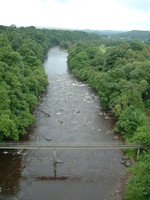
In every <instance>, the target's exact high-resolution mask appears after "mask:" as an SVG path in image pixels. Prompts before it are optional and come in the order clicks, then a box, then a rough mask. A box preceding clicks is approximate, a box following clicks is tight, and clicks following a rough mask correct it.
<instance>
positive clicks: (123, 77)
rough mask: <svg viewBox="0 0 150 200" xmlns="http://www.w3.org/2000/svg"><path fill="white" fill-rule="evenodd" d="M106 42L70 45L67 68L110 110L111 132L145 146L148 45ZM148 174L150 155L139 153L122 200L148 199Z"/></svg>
mask: <svg viewBox="0 0 150 200" xmlns="http://www.w3.org/2000/svg"><path fill="white" fill-rule="evenodd" d="M107 42H108V41H106V42H105V41H103V46H99V45H93V44H87V43H78V44H76V45H74V46H73V47H72V48H71V49H70V50H69V56H68V66H69V68H70V69H71V70H72V73H73V74H74V75H75V76H76V77H77V78H79V79H80V80H82V81H86V82H87V83H89V85H90V86H91V87H92V88H94V89H95V90H96V91H97V92H98V94H99V96H100V103H101V105H102V106H103V107H104V108H105V109H109V110H111V111H112V113H113V115H114V117H115V119H116V124H115V131H116V132H117V133H119V134H121V135H122V137H123V138H124V139H125V141H126V142H129V143H140V144H144V145H147V146H149V145H150V130H149V126H150V123H149V114H150V43H149V42H146V43H143V42H141V41H129V42H127V41H118V43H114V45H108V43H107ZM104 45H105V51H104ZM101 47H102V48H101ZM127 153H128V154H131V155H134V154H135V152H134V151H128V152H127ZM149 171H150V153H149V151H148V152H144V151H143V152H142V153H141V156H140V157H139V159H138V160H137V162H136V164H135V165H134V166H133V167H132V168H131V170H130V172H132V176H131V178H130V179H129V183H128V185H127V189H126V195H125V199H126V200H132V199H136V200H141V199H144V200H149V199H150V174H149Z"/></svg>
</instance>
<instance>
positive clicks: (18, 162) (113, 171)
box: [0, 47, 126, 200]
mask: <svg viewBox="0 0 150 200" xmlns="http://www.w3.org/2000/svg"><path fill="white" fill-rule="evenodd" d="M66 62H67V53H66V52H63V51H60V50H59V48H57V47H56V48H52V49H50V51H49V53H48V57H47V59H46V61H45V62H44V67H45V71H46V73H47V74H48V79H49V82H50V84H49V85H48V87H47V92H46V93H45V94H43V97H42V99H41V101H40V103H39V106H38V107H37V109H36V110H35V115H36V122H35V125H34V128H33V129H32V131H31V133H30V134H29V135H28V140H29V141H31V140H32V141H47V140H46V139H49V140H50V142H76V143H79V142H80V143H82V142H83V143H85V142H90V143H92V142H93V143H94V142H102V141H117V140H118V138H117V137H116V136H115V135H114V132H113V127H114V122H113V119H111V118H110V116H109V115H108V114H107V113H106V112H104V111H103V110H102V108H101V107H100V105H99V97H98V95H97V94H95V92H93V90H92V89H91V88H90V87H89V86H88V85H86V84H83V83H81V82H79V81H77V80H76V79H75V78H74V77H73V75H72V74H70V73H69V71H68V69H67V63H66ZM41 111H42V112H41ZM45 113H48V114H49V115H45ZM0 156H1V164H0V171H3V175H2V174H1V175H0V187H2V189H3V192H2V193H1V199H7V200H9V199H20V200H27V199H33V200H34V199H36V200H37V199H39V200H41V199H42V198H43V197H44V199H45V200H48V199H50V198H51V199H57V200H59V199H61V200H62V199H64V200H70V199H72V200H79V199H81V200H84V199H87V200H88V199H89V200H90V199H95V200H99V199H109V200H110V199H115V200H122V199H123V194H122V188H123V182H124V177H125V176H126V168H125V166H124V165H122V164H121V162H120V161H121V158H122V156H123V153H122V151H120V150H110V151H109V150H107V151H106V150H92V151H91V150H69V151H68V150H59V151H57V158H58V159H59V160H61V161H63V162H62V163H59V164H57V171H54V168H53V152H52V151H48V150H36V151H35V150H28V151H23V152H20V153H19V152H18V151H17V152H14V155H12V154H10V153H8V154H4V153H2V154H1V155H0ZM14 169H15V170H14Z"/></svg>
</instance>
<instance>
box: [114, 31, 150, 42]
mask: <svg viewBox="0 0 150 200" xmlns="http://www.w3.org/2000/svg"><path fill="white" fill-rule="evenodd" d="M117 37H119V38H122V39H127V40H131V39H140V40H143V41H145V40H149V39H150V31H138V30H133V31H128V32H123V33H118V34H117Z"/></svg>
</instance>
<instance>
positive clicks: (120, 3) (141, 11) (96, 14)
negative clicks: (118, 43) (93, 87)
mask: <svg viewBox="0 0 150 200" xmlns="http://www.w3.org/2000/svg"><path fill="white" fill-rule="evenodd" d="M0 7H1V9H0V25H8V26H9V25H12V24H15V25H16V26H32V25H33V26H40V27H55V28H67V29H95V30H149V31H150V0H0Z"/></svg>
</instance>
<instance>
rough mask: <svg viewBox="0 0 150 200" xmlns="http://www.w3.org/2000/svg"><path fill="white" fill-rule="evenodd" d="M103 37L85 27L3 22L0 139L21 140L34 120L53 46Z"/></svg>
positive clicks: (94, 40)
mask: <svg viewBox="0 0 150 200" xmlns="http://www.w3.org/2000/svg"><path fill="white" fill-rule="evenodd" d="M100 38H101V37H100V36H98V35H96V34H87V33H84V32H81V31H80V32H79V31H63V30H48V29H36V28H35V27H27V28H24V27H21V28H16V27H15V26H10V27H6V26H0V82H1V84H0V96H1V99H0V141H1V140H15V141H16V140H18V139H19V137H20V136H21V135H24V134H26V132H27V128H28V127H29V126H30V125H31V124H32V123H33V122H34V116H33V114H32V111H33V109H34V107H35V106H36V104H37V101H38V97H39V95H40V94H41V92H43V91H44V89H45V87H46V85H47V84H48V81H47V76H46V74H45V71H44V68H43V66H42V61H43V59H44V58H45V56H46V54H47V52H48V50H49V48H50V47H52V46H57V45H59V46H61V47H63V48H68V47H69V46H70V45H71V44H73V43H75V42H77V41H80V40H82V41H87V40H88V41H93V42H94V43H95V42H96V41H99V40H100Z"/></svg>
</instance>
